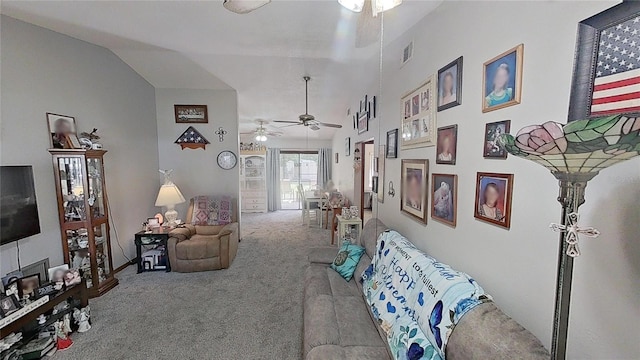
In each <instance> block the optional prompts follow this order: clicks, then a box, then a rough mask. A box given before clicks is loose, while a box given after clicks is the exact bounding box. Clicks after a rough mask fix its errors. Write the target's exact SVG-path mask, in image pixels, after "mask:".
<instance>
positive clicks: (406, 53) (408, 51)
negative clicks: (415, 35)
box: [400, 40, 413, 67]
mask: <svg viewBox="0 0 640 360" xmlns="http://www.w3.org/2000/svg"><path fill="white" fill-rule="evenodd" d="M412 57H413V40H411V42H409V43H408V44H407V46H405V47H404V48H403V49H402V56H401V57H400V67H403V66H404V64H406V63H408V62H409V60H411V58H412Z"/></svg>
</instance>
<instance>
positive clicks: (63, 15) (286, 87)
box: [1, 0, 441, 139]
mask: <svg viewBox="0 0 640 360" xmlns="http://www.w3.org/2000/svg"><path fill="white" fill-rule="evenodd" d="M440 3H441V1H411V0H405V1H404V3H403V4H402V5H401V6H399V7H397V8H395V9H393V10H391V11H388V12H386V13H385V14H384V22H385V23H384V29H385V34H384V38H385V42H389V41H393V40H394V39H395V38H397V37H398V36H400V35H401V34H402V33H403V32H405V31H406V30H407V29H409V28H410V27H411V26H413V25H414V24H415V23H416V22H417V21H418V20H420V19H421V18H422V17H424V16H425V15H426V14H428V13H429V12H430V11H432V10H433V9H435V8H436V7H437V6H438V5H439V4H440ZM1 12H2V13H3V14H5V15H8V16H11V17H14V18H17V19H20V20H23V21H26V22H29V23H32V24H35V25H39V26H42V27H45V28H48V29H51V30H54V31H57V32H60V33H63V34H66V35H69V36H73V37H75V38H78V39H81V40H85V41H88V42H91V43H94V44H97V45H100V46H104V47H106V48H108V49H111V50H112V51H113V52H114V53H115V54H117V55H118V56H119V57H120V58H121V59H122V60H123V61H125V62H126V63H127V64H129V66H131V67H132V68H133V69H134V70H136V71H137V72H138V73H139V74H140V75H142V76H143V77H144V78H145V79H146V80H147V81H149V83H151V84H152V85H153V86H155V87H157V88H193V89H235V90H236V91H237V92H238V111H239V118H240V131H241V132H245V131H250V130H254V129H255V128H256V127H257V125H256V124H255V122H254V121H255V120H256V119H266V120H274V119H280V120H296V119H297V117H298V115H299V114H301V113H304V81H303V80H302V76H303V75H310V76H311V78H312V80H311V82H310V83H309V112H310V113H311V114H313V115H315V116H316V118H317V119H318V120H319V121H322V122H329V123H339V124H342V125H343V126H351V124H350V121H349V120H348V119H347V117H346V109H347V108H348V107H349V106H351V105H352V104H349V103H348V99H352V98H354V95H355V96H359V95H362V96H364V94H357V93H356V94H354V92H357V91H358V89H360V88H362V81H363V79H366V78H367V74H366V73H364V71H366V68H363V66H364V64H365V63H366V61H367V60H368V59H371V58H372V57H373V56H376V54H377V53H378V51H379V45H376V44H373V45H371V46H368V47H366V48H363V49H356V48H355V46H354V44H355V26H356V18H357V14H354V13H352V12H350V11H348V10H346V9H344V8H343V7H342V6H340V5H339V4H338V2H337V1H336V0H323V1H300V0H298V1H295V0H289V1H284V0H273V2H272V3H271V4H268V5H267V6H264V7H262V8H260V9H258V10H256V11H254V12H252V13H249V14H245V15H238V14H234V13H231V12H229V11H227V10H226V9H224V8H223V7H222V1H6V0H4V1H2V8H1ZM274 126H275V124H273V123H271V124H269V125H268V127H271V128H273V129H275V127H274ZM334 132H335V130H332V129H327V128H323V129H322V130H320V131H309V133H308V134H307V131H306V129H305V128H304V127H302V126H295V127H289V128H287V129H286V131H285V135H284V137H287V138H306V136H307V135H308V136H309V138H311V139H330V138H331V137H332V136H333V134H334Z"/></svg>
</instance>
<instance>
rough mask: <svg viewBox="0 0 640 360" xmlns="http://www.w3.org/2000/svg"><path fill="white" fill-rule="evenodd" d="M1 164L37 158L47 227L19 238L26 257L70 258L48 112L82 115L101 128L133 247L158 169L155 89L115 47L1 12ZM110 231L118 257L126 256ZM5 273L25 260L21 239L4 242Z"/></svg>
mask: <svg viewBox="0 0 640 360" xmlns="http://www.w3.org/2000/svg"><path fill="white" fill-rule="evenodd" d="M1 29H2V54H1V59H2V67H1V71H2V84H1V87H0V91H1V95H0V98H2V105H3V106H2V111H1V116H2V118H1V120H0V122H1V126H0V129H1V133H0V140H1V141H0V150H1V154H2V158H1V160H0V164H2V165H32V166H33V170H34V176H35V187H36V197H37V199H38V211H39V217H40V227H41V230H42V232H41V233H40V234H39V235H35V236H32V237H29V238H27V239H24V240H20V241H19V244H20V250H21V251H20V257H21V258H20V260H21V263H22V265H27V264H30V263H32V262H34V261H38V260H41V259H43V258H46V257H48V258H49V260H50V262H51V265H57V264H61V263H62V262H63V254H62V244H61V240H60V226H59V222H58V207H57V202H56V195H55V184H54V177H53V171H52V163H51V155H50V154H49V152H48V151H47V149H48V148H49V135H48V130H47V123H46V120H45V113H46V112H53V113H58V114H66V115H70V116H74V117H75V118H76V124H77V126H78V129H79V131H91V129H92V128H93V127H96V128H98V129H99V131H98V133H99V134H100V136H101V137H102V139H101V141H102V143H103V145H104V147H105V149H106V150H108V152H107V154H106V155H105V172H106V184H107V192H108V195H109V201H110V206H111V220H112V223H115V225H116V229H117V231H118V235H119V236H120V243H121V245H122V247H123V248H124V251H125V252H126V254H127V256H128V257H130V258H132V257H133V256H135V251H134V246H133V234H134V233H135V232H137V231H139V229H140V224H141V223H142V222H143V221H144V219H146V218H147V217H148V215H150V214H151V215H152V214H153V212H152V211H153V201H154V200H155V195H156V193H157V189H156V188H155V186H152V185H155V184H156V182H157V177H156V171H157V168H158V151H157V140H156V139H157V136H156V120H155V106H154V102H155V99H154V89H153V87H152V86H151V85H150V84H149V83H147V82H146V81H145V80H144V79H143V78H142V77H140V76H139V75H138V74H137V73H136V72H134V71H133V70H132V69H131V68H130V67H129V66H127V65H126V64H125V63H124V62H122V60H120V59H119V58H118V57H117V56H115V55H114V54H113V53H112V52H111V51H109V50H107V49H105V48H102V47H99V46H96V45H92V44H89V43H86V42H83V41H80V40H77V39H73V38H71V37H68V36H65V35H62V34H59V33H56V32H53V31H50V30H46V29H43V28H40V27H37V26H33V25H30V24H27V23H24V22H21V21H19V20H15V19H13V18H10V17H7V16H2V17H1ZM111 229H112V232H111V247H112V253H113V257H114V260H113V265H114V266H115V267H118V266H120V265H122V264H124V263H125V261H126V260H125V259H124V256H123V254H122V251H121V250H120V248H119V247H118V245H117V241H116V237H115V236H114V235H115V234H114V231H113V230H114V228H113V226H112V228H111ZM0 259H1V264H0V273H2V274H4V273H7V272H8V271H11V270H15V269H17V267H18V264H17V257H16V243H11V244H7V245H3V246H2V247H0Z"/></svg>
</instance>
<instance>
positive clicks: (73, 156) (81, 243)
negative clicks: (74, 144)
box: [49, 149, 118, 297]
mask: <svg viewBox="0 0 640 360" xmlns="http://www.w3.org/2000/svg"><path fill="white" fill-rule="evenodd" d="M49 152H50V153H51V155H52V156H53V172H54V174H55V179H56V197H57V199H58V213H59V220H60V234H61V237H62V249H63V253H64V261H65V263H67V264H68V265H69V267H70V268H76V269H80V270H81V271H82V274H83V277H84V278H85V279H86V282H87V288H88V289H89V296H90V297H97V296H100V295H102V294H104V293H105V292H107V291H108V290H110V289H112V288H113V287H114V286H116V285H118V279H116V278H115V277H114V276H113V261H112V259H111V241H110V238H109V211H108V209H109V206H108V200H107V190H106V188H105V183H104V165H103V156H104V154H105V153H106V151H105V150H76V149H74V150H70V149H50V150H49Z"/></svg>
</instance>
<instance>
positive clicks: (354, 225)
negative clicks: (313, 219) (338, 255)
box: [336, 215, 362, 247]
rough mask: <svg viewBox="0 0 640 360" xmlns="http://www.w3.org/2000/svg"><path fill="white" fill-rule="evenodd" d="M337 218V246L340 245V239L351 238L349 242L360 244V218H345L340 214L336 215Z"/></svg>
mask: <svg viewBox="0 0 640 360" xmlns="http://www.w3.org/2000/svg"><path fill="white" fill-rule="evenodd" d="M336 219H337V220H338V247H340V246H342V239H345V238H348V239H351V243H353V244H360V232H361V231H362V219H360V218H350V219H345V218H343V217H342V215H336Z"/></svg>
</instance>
